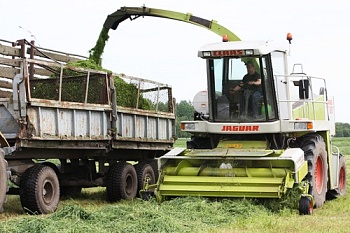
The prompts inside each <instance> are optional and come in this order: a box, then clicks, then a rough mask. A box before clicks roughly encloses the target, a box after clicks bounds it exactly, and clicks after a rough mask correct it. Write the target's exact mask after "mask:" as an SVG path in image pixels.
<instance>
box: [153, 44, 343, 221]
mask: <svg viewBox="0 0 350 233" xmlns="http://www.w3.org/2000/svg"><path fill="white" fill-rule="evenodd" d="M198 56H199V57H200V58H202V59H205V61H206V67H207V88H208V89H207V91H202V92H199V93H198V94H197V95H196V97H195V99H194V100H193V103H194V107H195V109H196V113H195V116H194V120H193V121H184V122H181V129H182V130H184V131H187V132H189V133H191V135H192V136H191V140H189V141H188V142H187V148H184V149H179V148H175V149H174V150H173V151H170V152H169V153H167V154H166V155H164V156H162V157H161V158H160V159H159V168H160V176H159V180H158V183H157V184H156V185H154V186H152V188H155V195H156V197H157V198H158V200H160V201H162V200H164V199H165V198H167V197H170V196H191V195H193V196H205V197H252V198H282V197H283V196H284V195H286V194H287V192H288V191H290V190H292V189H293V190H298V191H299V192H298V194H297V195H300V199H299V212H300V214H311V213H312V210H313V208H314V207H316V208H317V207H321V206H322V205H323V203H324V202H325V200H326V196H327V197H337V196H339V195H344V194H345V191H346V167H345V159H344V156H342V155H341V154H340V153H339V150H332V148H334V146H332V143H331V136H332V134H334V122H332V121H331V118H332V117H331V115H330V111H329V101H328V97H327V91H326V90H327V88H326V81H325V79H323V78H318V77H312V76H309V75H306V74H305V73H303V71H300V72H299V71H298V72H297V71H296V70H294V71H293V72H294V73H289V71H288V64H287V60H288V59H287V58H288V49H287V46H283V45H282V46H278V45H276V44H275V43H273V42H266V41H258V42H251V41H231V42H224V41H223V42H219V43H213V44H208V45H205V46H203V47H202V48H200V50H199V52H198ZM249 69H253V70H251V71H249ZM249 72H250V73H249ZM246 74H250V77H245V75H246ZM248 76H249V75H248ZM243 77H244V78H243ZM232 90H234V91H232Z"/></svg>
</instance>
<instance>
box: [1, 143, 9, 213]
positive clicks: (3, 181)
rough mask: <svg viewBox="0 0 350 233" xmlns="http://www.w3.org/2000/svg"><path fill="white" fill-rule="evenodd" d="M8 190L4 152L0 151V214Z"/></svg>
mask: <svg viewBox="0 0 350 233" xmlns="http://www.w3.org/2000/svg"><path fill="white" fill-rule="evenodd" d="M8 189H9V187H8V177H7V161H6V160H5V152H4V151H3V150H2V149H0V213H2V212H3V211H4V208H3V204H4V203H5V202H6V193H7V191H8Z"/></svg>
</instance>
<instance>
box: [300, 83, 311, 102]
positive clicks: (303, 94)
mask: <svg viewBox="0 0 350 233" xmlns="http://www.w3.org/2000/svg"><path fill="white" fill-rule="evenodd" d="M309 86H310V84H309V80H308V79H301V80H299V98H300V99H308V98H309Z"/></svg>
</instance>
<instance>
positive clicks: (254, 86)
mask: <svg viewBox="0 0 350 233" xmlns="http://www.w3.org/2000/svg"><path fill="white" fill-rule="evenodd" d="M245 65H246V67H247V74H246V75H244V77H243V79H242V82H241V83H240V84H239V85H237V86H235V87H234V88H233V89H231V90H230V92H231V94H234V93H235V92H237V91H241V90H243V95H242V98H241V104H240V109H241V116H242V117H247V116H248V109H249V104H250V110H251V112H249V113H251V116H252V117H253V118H257V117H258V115H259V109H260V108H261V107H260V99H261V97H262V88H261V76H260V74H259V73H257V72H256V71H255V67H254V63H253V62H251V61H248V62H246V63H245Z"/></svg>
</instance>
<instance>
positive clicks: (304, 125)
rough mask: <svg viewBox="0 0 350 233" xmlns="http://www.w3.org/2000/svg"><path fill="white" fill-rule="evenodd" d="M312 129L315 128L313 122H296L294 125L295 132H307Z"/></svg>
mask: <svg viewBox="0 0 350 233" xmlns="http://www.w3.org/2000/svg"><path fill="white" fill-rule="evenodd" d="M312 128H313V124H312V122H295V123H294V129H295V130H306V129H312Z"/></svg>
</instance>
